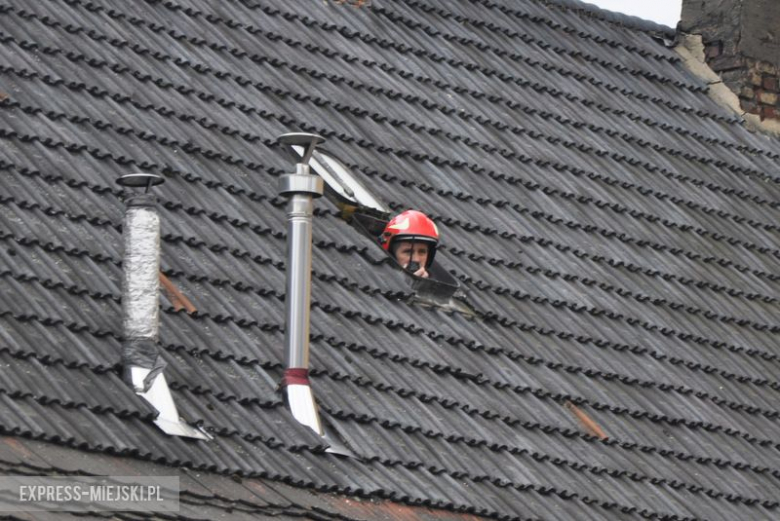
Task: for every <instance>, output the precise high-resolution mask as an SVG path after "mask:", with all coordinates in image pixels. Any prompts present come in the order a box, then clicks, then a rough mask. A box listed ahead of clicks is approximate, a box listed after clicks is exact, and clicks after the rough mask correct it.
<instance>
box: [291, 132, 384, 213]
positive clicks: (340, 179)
mask: <svg viewBox="0 0 780 521" xmlns="http://www.w3.org/2000/svg"><path fill="white" fill-rule="evenodd" d="M292 148H293V150H295V152H296V153H297V154H298V155H299V156H301V157H303V154H304V152H305V150H304V148H303V147H301V146H293V147H292ZM309 166H310V167H311V168H312V169H313V170H314V171H315V172H316V173H317V174H318V175H319V176H320V177H322V179H323V181H325V184H327V185H328V188H330V189H331V190H332V191H333V193H334V195H335V196H336V198H337V199H338V200H339V202H342V203H347V204H349V205H352V206H361V207H364V208H371V209H374V210H377V211H379V212H384V213H386V212H388V208H387V207H386V206H385V205H384V204H382V202H381V201H380V200H379V199H377V198H376V197H374V196H373V195H372V194H371V192H370V191H369V190H368V188H367V187H366V186H365V185H364V184H363V183H362V182H360V180H359V179H358V178H357V177H356V176H354V175H353V174H352V171H351V170H350V169H349V168H348V167H347V166H345V165H344V163H342V162H341V161H340V160H339V159H338V158H337V157H336V156H335V155H333V153H331V152H328V151H327V150H325V149H323V148H318V149H316V150H315V151H314V154H313V155H312V157H311V160H310V161H309Z"/></svg>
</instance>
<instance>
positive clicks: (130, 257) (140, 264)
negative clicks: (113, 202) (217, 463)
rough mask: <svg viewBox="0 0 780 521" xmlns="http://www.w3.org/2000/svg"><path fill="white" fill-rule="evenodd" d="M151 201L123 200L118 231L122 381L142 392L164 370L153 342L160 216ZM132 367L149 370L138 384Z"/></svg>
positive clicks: (156, 328) (148, 197) (157, 302)
mask: <svg viewBox="0 0 780 521" xmlns="http://www.w3.org/2000/svg"><path fill="white" fill-rule="evenodd" d="M155 202H156V201H155V198H154V197H153V196H151V195H137V196H135V197H132V198H131V199H129V200H128V201H127V211H126V213H125V219H124V223H123V225H122V226H123V228H122V235H123V237H124V250H125V253H124V257H123V261H122V266H123V277H122V314H123V325H124V337H125V340H124V344H123V346H122V347H123V348H122V363H123V366H124V369H125V372H124V379H125V381H126V382H127V383H128V384H130V385H132V386H133V388H134V389H135V390H136V391H137V392H146V391H148V390H149V388H150V387H151V385H152V383H153V381H154V378H155V377H156V376H157V375H158V374H159V373H160V372H161V371H162V370H163V369H164V368H165V362H164V361H163V359H162V358H161V357H160V353H159V349H158V347H157V339H158V333H159V323H160V217H159V216H158V215H157V210H156V209H155ZM133 367H137V368H143V369H147V370H149V372H148V373H147V372H146V371H143V373H147V374H145V375H144V378H143V380H142V381H140V382H139V381H138V378H133V375H132V374H131V373H132V371H131V369H132V368H133Z"/></svg>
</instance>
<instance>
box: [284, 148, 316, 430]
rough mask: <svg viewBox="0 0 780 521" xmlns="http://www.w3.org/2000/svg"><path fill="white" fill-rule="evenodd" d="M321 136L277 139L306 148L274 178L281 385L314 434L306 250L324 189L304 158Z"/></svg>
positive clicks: (308, 251) (308, 253)
mask: <svg viewBox="0 0 780 521" xmlns="http://www.w3.org/2000/svg"><path fill="white" fill-rule="evenodd" d="M323 141H325V140H324V139H323V138H322V137H320V136H317V135H315V134H305V133H291V134H284V135H282V136H280V137H279V142H280V143H282V144H285V145H290V146H302V147H304V149H305V153H304V154H303V157H302V159H301V162H300V163H298V164H297V165H296V169H295V173H294V174H285V175H283V176H282V177H281V178H280V179H279V194H280V195H283V196H287V197H288V198H289V202H288V204H287V293H286V296H285V332H284V344H285V371H284V379H283V380H282V388H283V391H284V393H285V396H286V399H287V403H288V404H289V406H290V411H291V412H292V414H293V416H294V417H295V419H296V420H298V421H299V422H300V423H302V424H304V425H307V426H309V427H310V428H312V429H313V430H314V431H315V432H317V433H318V434H319V435H321V436H322V435H323V434H324V431H323V428H322V424H321V422H320V419H319V413H318V412H317V404H316V402H315V400H314V394H313V393H312V390H311V385H310V382H309V316H310V309H311V257H312V254H311V249H312V215H313V212H314V199H315V198H317V197H320V196H321V195H322V194H323V182H322V178H321V177H319V176H317V175H312V174H311V172H310V169H309V164H308V163H309V160H310V159H311V156H312V154H313V153H314V148H315V147H316V146H317V145H318V144H319V143H322V142H323Z"/></svg>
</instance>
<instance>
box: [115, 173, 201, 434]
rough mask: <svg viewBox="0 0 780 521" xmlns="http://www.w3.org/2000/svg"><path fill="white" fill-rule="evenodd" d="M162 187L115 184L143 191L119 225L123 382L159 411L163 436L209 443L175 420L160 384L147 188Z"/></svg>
mask: <svg viewBox="0 0 780 521" xmlns="http://www.w3.org/2000/svg"><path fill="white" fill-rule="evenodd" d="M164 181H165V179H163V178H162V177H161V176H159V175H155V174H146V173H135V174H127V175H123V176H122V177H120V178H119V179H117V183H119V184H120V185H122V186H124V187H128V188H145V190H144V192H143V193H137V194H135V195H132V196H131V197H129V198H128V199H127V200H126V211H125V217H124V222H123V224H122V235H123V238H124V258H123V260H122V265H123V276H122V322H123V331H124V340H123V342H122V366H123V374H122V378H123V380H124V381H125V382H126V383H127V384H128V385H130V386H131V387H132V388H133V390H134V391H135V392H136V394H138V395H139V396H141V397H142V398H143V399H144V400H146V401H147V402H149V403H150V404H151V405H152V407H154V408H155V409H156V410H157V411H158V413H159V414H158V416H157V418H156V419H155V420H154V423H155V424H156V425H157V426H158V427H160V428H161V429H162V430H163V431H164V432H165V433H166V434H170V435H174V436H186V437H190V438H197V439H201V440H207V439H211V436H209V435H208V434H207V433H206V432H205V431H202V430H200V429H197V428H194V427H192V426H190V425H188V424H187V423H185V422H184V421H182V420H181V418H179V413H178V411H177V409H176V404H175V403H174V402H173V397H172V396H171V391H170V389H169V388H168V383H167V382H166V380H165V374H163V370H164V369H165V365H166V364H165V361H164V360H163V359H162V357H161V356H160V350H159V347H158V331H159V324H160V217H159V215H158V214H157V208H156V206H157V199H156V198H155V197H154V196H153V195H151V194H149V193H148V192H149V189H150V188H151V187H152V186H156V185H159V184H162V183H163V182H164Z"/></svg>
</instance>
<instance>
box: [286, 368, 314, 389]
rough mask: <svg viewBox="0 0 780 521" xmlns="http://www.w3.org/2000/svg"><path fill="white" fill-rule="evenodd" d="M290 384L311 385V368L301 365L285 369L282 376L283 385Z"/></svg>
mask: <svg viewBox="0 0 780 521" xmlns="http://www.w3.org/2000/svg"><path fill="white" fill-rule="evenodd" d="M288 385H310V384H309V370H308V369H302V368H300V367H292V368H290V369H285V370H284V377H283V378H282V387H287V386H288Z"/></svg>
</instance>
